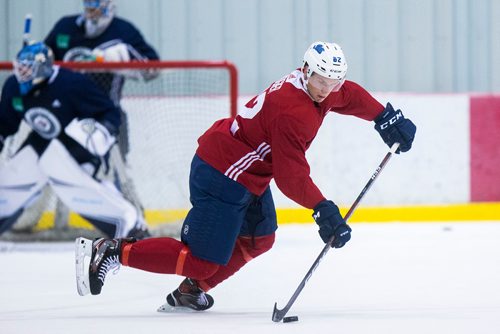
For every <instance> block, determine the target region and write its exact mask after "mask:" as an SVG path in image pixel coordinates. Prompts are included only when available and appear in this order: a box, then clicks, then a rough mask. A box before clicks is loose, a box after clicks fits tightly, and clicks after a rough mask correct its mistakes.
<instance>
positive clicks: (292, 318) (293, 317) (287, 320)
mask: <svg viewBox="0 0 500 334" xmlns="http://www.w3.org/2000/svg"><path fill="white" fill-rule="evenodd" d="M293 321H299V317H297V316H296V315H294V316H291V317H284V318H283V322H293Z"/></svg>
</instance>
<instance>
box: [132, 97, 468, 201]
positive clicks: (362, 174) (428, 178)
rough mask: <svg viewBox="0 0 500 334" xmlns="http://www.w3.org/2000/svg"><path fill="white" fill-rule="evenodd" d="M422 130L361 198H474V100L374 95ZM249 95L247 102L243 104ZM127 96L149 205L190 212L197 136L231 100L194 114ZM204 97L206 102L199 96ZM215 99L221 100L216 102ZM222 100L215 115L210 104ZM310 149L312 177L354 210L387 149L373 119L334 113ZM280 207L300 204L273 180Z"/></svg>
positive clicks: (135, 173)
mask: <svg viewBox="0 0 500 334" xmlns="http://www.w3.org/2000/svg"><path fill="white" fill-rule="evenodd" d="M375 97H376V98H377V99H378V100H379V101H380V102H381V103H382V104H384V105H385V104H386V102H387V101H391V102H392V104H393V106H394V107H395V108H400V109H402V110H403V112H404V114H405V116H407V117H409V118H411V119H412V120H413V121H414V123H415V124H416V125H417V134H416V139H415V142H414V146H413V148H412V150H411V151H410V152H408V153H406V154H401V155H399V156H395V157H394V158H393V159H392V160H391V162H390V163H389V164H388V165H387V167H386V170H384V172H383V173H382V174H381V176H380V178H379V181H377V184H376V185H375V186H374V187H373V188H372V190H370V194H368V195H367V196H366V198H365V199H364V200H363V203H364V204H367V205H401V204H405V205H412V204H417V205H418V204H447V203H466V202H468V201H469V188H470V182H469V174H470V164H469V161H470V158H469V150H470V147H469V98H468V96H467V95H465V94H463V95H457V94H455V95H415V94H407V95H405V94H375ZM250 98H251V97H248V96H247V97H241V98H240V99H239V105H240V106H241V105H243V104H245V103H246V101H247V100H249V99H250ZM145 100H147V101H148V103H150V104H151V103H153V105H152V106H151V105H150V106H148V107H147V114H145V110H146V108H145V107H144V105H142V102H143V101H144V100H143V99H142V98H133V99H130V98H125V99H124V101H123V106H124V108H125V109H126V110H127V112H128V113H129V115H130V116H129V117H130V122H131V124H132V125H131V128H132V135H131V142H132V152H131V154H130V159H131V160H132V161H134V165H133V166H132V167H133V168H132V169H131V172H132V177H133V178H134V179H135V180H136V186H137V188H138V191H139V194H140V195H141V197H142V198H144V204H145V206H146V207H147V208H153V209H155V208H185V207H189V202H188V196H189V195H188V189H189V188H188V177H189V167H190V162H191V158H192V156H193V154H194V152H195V150H196V148H197V139H198V137H199V136H200V135H201V134H202V133H203V132H204V131H205V130H206V129H207V128H208V127H209V126H211V125H212V123H213V122H214V121H215V120H217V119H219V118H223V117H227V115H228V113H227V106H226V105H225V103H227V99H225V98H216V97H214V98H207V100H206V101H203V99H201V101H198V103H197V104H196V105H193V108H192V110H190V111H189V113H187V112H186V111H181V110H177V109H176V107H175V106H173V105H171V104H169V102H170V100H169V98H163V97H162V98H153V99H152V98H150V97H148V98H147V99H145ZM198 100H200V99H199V98H198ZM214 102H215V103H214ZM217 103H219V105H220V108H219V109H218V110H217V111H213V110H211V111H210V112H208V113H207V112H206V110H204V106H205V105H209V104H214V105H217ZM323 124H324V125H323V127H322V128H321V129H320V132H319V133H318V136H317V138H316V140H315V141H314V143H313V144H312V146H311V148H310V150H309V151H308V158H309V161H310V164H311V175H312V177H313V180H315V182H316V183H317V184H318V186H319V187H320V189H321V190H322V191H323V193H324V195H325V196H326V197H327V198H331V199H333V200H334V201H335V202H337V203H338V204H339V205H350V203H352V202H353V200H354V199H355V198H356V196H357V195H358V193H359V191H361V189H362V188H363V186H364V185H365V184H366V182H367V181H368V179H369V177H370V176H371V174H372V173H373V172H374V170H375V168H376V167H377V166H378V164H379V163H380V161H381V159H382V158H383V157H384V155H385V153H386V152H387V150H388V148H387V147H386V145H385V144H384V143H383V142H382V140H381V138H380V137H379V134H378V133H377V132H376V131H375V130H374V129H373V122H366V121H364V120H361V119H357V118H355V117H351V116H342V115H339V114H331V115H328V116H327V118H326V119H325V122H324V123H323ZM273 194H274V197H275V201H276V206H277V207H296V206H297V205H296V204H295V203H293V202H292V201H290V200H289V199H287V198H286V197H285V196H283V195H282V194H281V192H280V191H279V190H278V189H277V188H276V186H275V185H274V183H273Z"/></svg>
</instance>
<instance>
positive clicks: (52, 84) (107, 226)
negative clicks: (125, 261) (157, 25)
mask: <svg viewBox="0 0 500 334" xmlns="http://www.w3.org/2000/svg"><path fill="white" fill-rule="evenodd" d="M23 119H24V121H25V122H26V123H27V124H28V125H29V126H30V127H31V129H32V131H31V133H30V134H29V135H28V137H27V139H26V141H25V142H24V143H23V144H22V145H21V147H20V148H19V150H18V151H17V152H16V153H15V155H14V156H13V158H12V159H10V160H9V161H8V162H7V163H6V164H5V165H3V166H2V167H1V168H0V233H2V232H4V231H6V230H7V229H9V228H10V227H11V226H12V225H13V224H14V222H15V221H16V219H17V218H18V217H19V216H20V215H21V213H22V212H23V210H24V209H25V208H27V207H29V206H30V204H32V203H33V202H34V201H35V200H36V198H37V196H38V195H40V192H41V190H42V188H43V187H44V186H45V185H46V184H48V185H50V187H51V188H52V189H53V190H54V192H55V193H56V194H57V196H58V198H60V199H61V200H62V201H63V202H64V203H65V204H66V205H67V206H68V207H69V208H71V209H72V210H73V211H75V212H77V213H78V214H80V215H81V216H83V217H84V218H86V219H87V220H88V221H90V222H91V223H92V224H94V225H95V226H96V227H97V228H99V229H101V230H102V231H103V232H104V233H105V234H106V235H108V236H109V237H112V238H113V237H114V238H121V237H127V236H134V237H137V238H142V237H143V236H144V235H145V234H147V230H146V226H145V224H144V220H143V219H142V216H141V215H140V214H139V213H138V211H137V210H136V208H135V207H134V206H133V205H132V204H131V203H130V202H129V201H127V200H126V199H125V198H124V197H123V196H122V194H121V193H120V192H119V191H118V190H117V189H116V188H115V187H114V186H113V185H112V184H107V183H105V182H100V181H99V180H98V179H97V178H96V177H95V172H96V171H97V170H98V168H99V166H100V165H101V163H103V162H104V161H105V160H106V155H107V153H108V151H109V149H110V147H111V146H112V145H113V144H114V143H115V137H116V135H117V133H118V126H119V124H120V111H119V109H118V108H117V107H116V106H115V105H114V104H113V102H112V101H111V100H110V99H109V97H107V96H106V94H104V92H103V91H102V90H101V89H99V88H98V87H97V86H96V85H95V84H94V83H93V82H92V81H91V80H90V79H88V78H87V77H86V76H84V75H82V74H79V73H74V72H72V71H69V70H66V69H63V68H59V67H58V66H54V65H53V55H52V51H51V49H50V48H48V47H47V46H46V45H45V44H44V43H31V44H29V45H27V46H25V47H23V49H22V50H21V51H20V52H19V53H18V54H17V56H16V59H15V60H14V75H12V76H10V77H9V78H8V79H7V80H6V82H5V84H4V86H3V89H2V96H1V100H0V143H1V142H3V139H4V138H6V137H7V136H10V135H12V134H14V133H16V132H17V130H18V129H19V126H20V123H21V121H22V120H23ZM0 146H1V145H0Z"/></svg>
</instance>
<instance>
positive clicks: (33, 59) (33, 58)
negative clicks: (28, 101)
mask: <svg viewBox="0 0 500 334" xmlns="http://www.w3.org/2000/svg"><path fill="white" fill-rule="evenodd" d="M53 64H54V55H53V54H52V50H51V49H50V48H49V47H48V46H47V45H45V44H44V43H42V42H38V43H32V44H29V45H27V46H25V47H23V48H22V50H21V51H19V53H18V54H17V56H16V59H15V60H14V63H13V65H14V75H15V76H16V79H17V82H18V83H19V89H20V91H21V95H26V94H28V93H29V92H30V91H31V89H33V87H34V86H35V85H38V84H40V83H42V82H43V81H45V80H46V79H47V78H49V77H50V76H51V75H52V72H53V71H54V69H53V68H52V65H53Z"/></svg>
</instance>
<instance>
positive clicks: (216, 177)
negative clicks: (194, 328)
mask: <svg viewBox="0 0 500 334" xmlns="http://www.w3.org/2000/svg"><path fill="white" fill-rule="evenodd" d="M346 73H347V63H346V59H345V57H344V54H343V52H342V50H341V48H340V47H339V46H338V45H337V44H334V43H326V42H315V43H313V44H312V45H311V46H310V47H309V48H308V49H307V51H306V52H305V55H304V58H303V66H302V67H301V68H298V69H296V70H294V71H292V72H291V73H290V74H288V75H286V76H285V77H283V78H281V79H280V80H278V81H276V82H274V83H273V84H272V85H271V86H270V87H269V88H267V89H266V90H265V91H263V92H262V93H261V94H259V95H257V96H255V97H254V98H252V99H251V100H250V101H249V102H248V103H247V104H246V106H245V108H244V109H243V110H242V111H241V112H240V113H239V114H238V115H237V116H236V118H234V119H233V118H226V119H221V120H219V121H217V122H215V123H214V124H213V125H212V127H211V128H209V129H208V130H207V131H206V132H205V133H204V134H203V135H202V136H201V137H200V138H199V140H198V143H199V146H198V149H197V151H196V154H195V156H194V158H193V160H192V164H191V175H190V181H189V182H190V183H189V186H190V196H191V197H190V198H191V202H192V205H193V207H192V209H191V210H190V211H189V213H188V215H187V217H186V219H185V221H184V224H183V227H182V230H181V241H178V240H175V239H172V238H151V239H146V240H142V241H135V240H133V239H98V240H95V241H90V240H87V239H83V238H79V239H77V243H76V254H77V263H79V264H81V265H79V266H77V282H78V286H79V293H80V294H85V293H88V292H91V293H92V294H94V295H96V294H99V293H100V292H101V289H102V286H103V284H104V278H105V276H106V274H107V272H108V271H109V270H111V269H114V268H116V267H117V266H119V265H120V264H123V265H125V266H129V267H133V268H137V269H141V270H145V271H150V272H155V273H163V274H177V275H181V276H185V277H186V278H185V279H184V280H183V281H182V283H181V284H180V286H179V288H178V289H176V290H174V291H173V292H172V293H170V294H169V295H168V296H167V303H166V304H165V305H164V307H165V308H168V307H173V308H175V307H187V308H191V309H194V310H206V309H208V308H210V307H211V306H212V305H213V303H214V299H213V298H212V297H211V296H210V295H209V294H208V293H207V292H208V291H209V290H210V289H213V288H214V287H216V286H217V285H218V284H220V283H221V282H222V281H224V280H225V279H227V278H228V277H230V276H231V275H233V274H234V273H236V272H237V271H238V270H239V269H240V268H241V267H243V266H244V265H245V264H246V263H248V262H249V261H250V260H252V259H254V258H255V257H257V256H259V255H261V254H263V253H264V252H266V251H268V250H269V249H270V248H271V247H272V246H273V243H274V238H275V231H276V229H277V222H276V212H275V207H274V203H273V198H272V195H271V190H270V188H269V183H270V181H271V179H273V178H274V180H275V182H276V185H277V186H278V188H279V189H280V190H281V191H282V192H283V193H284V194H285V195H286V196H287V197H289V198H290V199H292V200H294V201H295V202H296V203H298V204H300V205H302V206H304V207H306V208H308V209H311V210H312V211H313V218H314V220H315V221H316V223H317V224H318V226H319V234H320V236H321V239H322V240H323V241H324V242H327V241H328V240H329V238H330V237H332V236H334V237H335V239H334V242H333V244H332V246H333V247H336V248H340V247H343V246H344V245H345V244H346V243H347V242H348V241H349V240H350V239H351V228H350V227H349V226H348V225H347V224H346V222H345V221H344V219H343V218H342V216H341V214H340V212H339V208H338V207H337V205H336V204H335V203H334V202H333V201H331V200H327V199H326V198H325V196H324V195H323V194H322V193H321V191H320V190H319V188H318V186H317V185H316V184H315V183H314V182H313V180H312V179H311V177H310V167H309V164H308V161H307V159H306V151H307V149H308V148H309V146H310V145H311V143H312V141H313V140H314V138H315V136H316V133H317V132H318V130H319V128H320V126H321V124H322V122H323V119H324V118H325V116H327V115H328V114H329V113H338V114H342V115H352V116H355V117H358V118H361V119H364V120H367V121H374V123H375V129H376V130H377V131H378V132H379V133H380V135H381V137H382V139H383V140H384V142H385V143H386V144H387V145H389V146H392V145H393V144H394V143H396V142H398V143H400V146H399V149H398V151H397V153H400V152H406V151H408V150H410V148H411V146H412V142H413V139H414V136H415V132H416V127H415V125H414V124H413V123H412V122H411V121H410V120H409V119H407V118H405V117H404V116H403V113H402V112H401V110H395V109H394V108H393V107H392V105H391V104H390V103H388V104H387V105H386V106H385V107H384V106H383V105H381V104H380V103H379V102H377V100H375V98H373V97H372V96H371V95H370V94H369V93H368V92H367V91H366V90H365V89H363V88H362V87H361V86H359V85H358V84H356V83H354V82H352V81H347V80H346ZM352 140H356V138H352ZM324 153H325V158H326V159H331V156H330V155H329V154H328V152H324ZM85 257H90V266H88V267H86V266H84V265H83V259H85Z"/></svg>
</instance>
